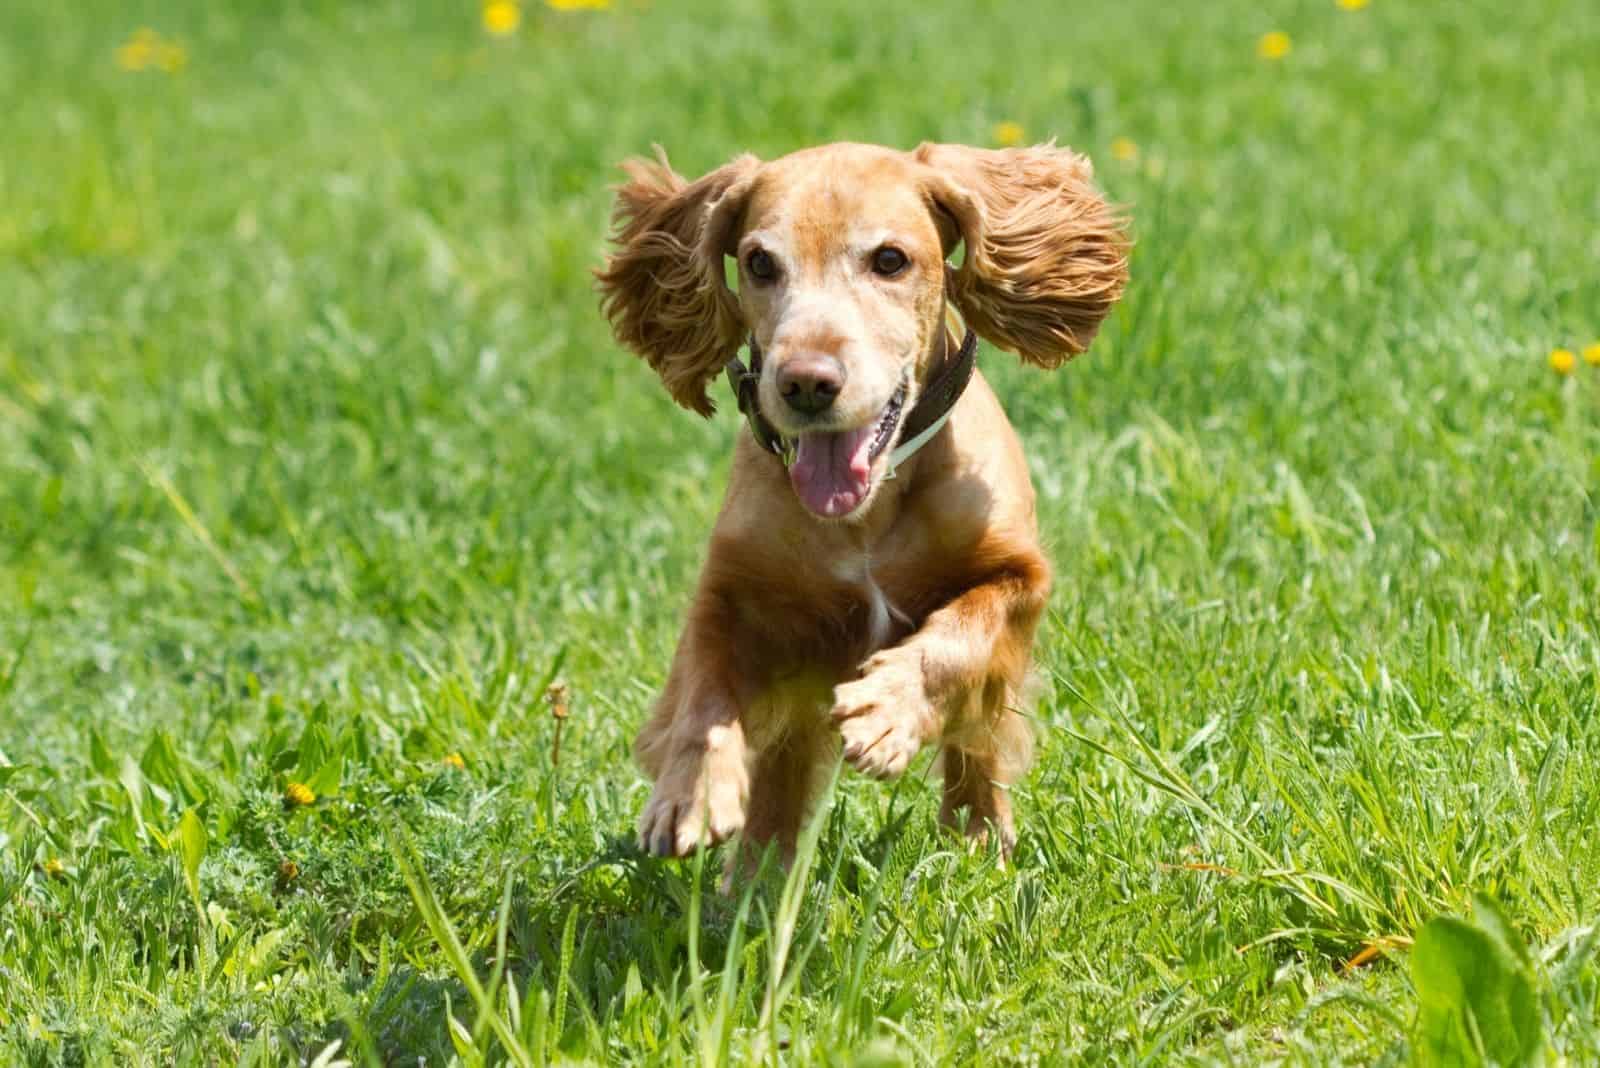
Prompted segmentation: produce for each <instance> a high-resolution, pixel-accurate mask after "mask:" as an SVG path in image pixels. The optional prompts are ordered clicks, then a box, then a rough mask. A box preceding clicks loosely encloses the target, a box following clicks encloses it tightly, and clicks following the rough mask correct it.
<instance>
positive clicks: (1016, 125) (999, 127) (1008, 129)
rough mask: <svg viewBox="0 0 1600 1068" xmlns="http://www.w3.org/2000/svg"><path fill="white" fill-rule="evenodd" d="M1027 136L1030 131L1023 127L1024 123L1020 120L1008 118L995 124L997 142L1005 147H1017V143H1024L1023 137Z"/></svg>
mask: <svg viewBox="0 0 1600 1068" xmlns="http://www.w3.org/2000/svg"><path fill="white" fill-rule="evenodd" d="M1027 136H1028V131H1026V130H1024V129H1023V128H1022V123H1020V122H1012V121H1011V120H1010V119H1007V120H1006V121H1005V122H997V123H995V124H994V140H995V144H998V145H1001V146H1003V147H1005V148H1015V147H1016V146H1017V145H1020V144H1022V141H1023V138H1025V137H1027Z"/></svg>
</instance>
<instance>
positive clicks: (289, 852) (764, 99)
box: [0, 0, 1600, 1066]
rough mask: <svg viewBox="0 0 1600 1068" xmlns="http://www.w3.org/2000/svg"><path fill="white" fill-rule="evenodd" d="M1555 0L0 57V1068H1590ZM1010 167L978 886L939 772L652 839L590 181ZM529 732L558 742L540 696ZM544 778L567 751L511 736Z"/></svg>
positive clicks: (592, 1)
mask: <svg viewBox="0 0 1600 1068" xmlns="http://www.w3.org/2000/svg"><path fill="white" fill-rule="evenodd" d="M1597 56H1600V7H1597V6H1596V5H1595V4H1593V3H1592V2H1584V0H1567V2H1561V0H1526V2H1522V3H1506V2H1491V0H1462V2H1458V3H1413V2H1401V0H1371V2H1370V3H1363V2H1360V0H1339V2H1336V0H1293V2H1282V3H1245V2H1243V0H1218V2H1215V3H1206V4H1191V3H1183V4H1174V3H1168V2H1160V0H1123V2H1120V3H1106V4H1081V5H1070V6H1068V5H1042V4H1025V3H1015V2H1009V0H997V2H994V3H981V4H975V3H968V4H955V3H945V2H938V3H924V4H917V5H906V6H905V7H904V9H903V10H892V9H891V8H890V7H889V6H887V5H876V4H861V3H849V2H845V0H815V2H813V3H810V4H806V5H786V4H779V3H763V2H756V0H739V2H736V3H730V4H712V3H707V2H702V0H691V2H686V3H666V2H661V0H656V2H654V3H649V2H644V0H633V2H628V0H613V2H611V3H605V2H602V0H589V2H587V3H577V2H574V0H564V2H562V3H549V4H541V3H533V2H531V0H530V2H525V3H522V4H521V5H520V6H519V5H516V4H511V3H506V2H503V0H502V2H500V3H495V4H491V5H489V6H488V7H482V6H480V5H478V4H476V3H472V2H461V3H424V4H411V3H403V2H400V0H374V2H371V3H336V2H333V0H286V2H284V3H281V4H270V5H268V4H250V3H243V2H237V0H234V2H218V0H210V2H204V3H202V2H200V0H163V2H159V3H157V2H154V0H138V2H134V3H111V2H109V0H88V2H86V3H82V4H72V5H66V4H57V3H52V2H48V0H11V2H8V3H7V4H5V5H4V9H3V10H0V115H3V116H4V117H3V118H0V1062H4V1063H26V1064H48V1063H67V1064H119V1065H120V1064H169V1063H208V1064H219V1063H223V1064H231V1063H248V1064H280V1063H282V1064H287V1063H299V1064H310V1063H315V1064H318V1065H324V1066H326V1065H332V1064H336V1063H339V1062H341V1061H349V1062H352V1063H355V1064H415V1063H427V1064H438V1063H446V1062H450V1061H452V1060H458V1061H459V1062H460V1063H463V1064H469V1065H471V1064H479V1063H520V1064H542V1063H558V1062H573V1063H596V1064H627V1063H637V1064H676V1063H689V1062H698V1063H701V1064H705V1065H710V1064H720V1063H757V1062H759V1063H782V1064H862V1065H867V1064H1059V1063H1106V1064H1151V1063H1223V1064H1227V1063H1237V1064H1259V1063H1264V1062H1280V1063H1292V1064H1341V1063H1343V1064H1367V1063H1388V1064H1399V1063H1407V1062H1414V1063H1419V1064H1471V1063H1484V1062H1489V1061H1495V1062H1499V1063H1537V1062H1538V1059H1539V1058H1543V1059H1544V1062H1545V1063H1551V1064H1572V1065H1577V1064H1600V1009H1597V1005H1600V958H1597V952H1596V951H1597V946H1596V941H1597V938H1600V927H1597V917H1600V499H1597V493H1600V272H1597V271H1596V267H1595V265H1596V263H1600V225H1597V220H1600V137H1596V135H1595V132H1596V131H1597V130H1600V65H1597V60H1596V57H1597ZM1049 137H1055V138H1057V139H1059V140H1060V141H1061V142H1063V143H1067V144H1070V145H1072V146H1074V147H1076V148H1078V149H1079V150H1081V151H1083V152H1085V153H1087V154H1089V155H1090V156H1091V157H1093V158H1094V160H1095V162H1096V167H1097V175H1098V178H1099V180H1100V182H1101V184H1102V185H1103V186H1104V188H1105V189H1106V190H1107V191H1108V193H1109V194H1110V195H1111V196H1112V197H1113V198H1115V199H1116V200H1117V201H1119V202H1120V203H1122V204H1124V205H1126V206H1127V209H1128V211H1129V213H1130V215H1131V217H1132V218H1133V220H1134V232H1135V235H1136V238H1137V246H1136V249H1135V252H1134V256H1133V261H1132V274H1133V282H1132V284H1131V286H1130V288H1129V291H1128V294H1127V298H1126V300H1125V301H1124V302H1123V303H1122V304H1121V306H1120V307H1119V308H1118V309H1117V310H1116V311H1115V312H1114V314H1113V315H1112V317H1111V318H1110V319H1109V320H1108V321H1107V323H1106V326H1105V328H1104V330H1103V331H1102V332H1101V335H1100V338H1099V340H1098V341H1097V342H1096V344H1095V346H1094V348H1093V349H1092V350H1091V351H1090V352H1089V353H1088V354H1087V355H1085V356H1083V357H1080V358H1079V359H1078V360H1076V361H1075V362H1073V363H1072V364H1070V365H1068V366H1067V367H1065V368H1064V369H1062V370H1060V371H1057V372H1054V373H1044V372H1039V371H1033V370H1026V369H1023V368H1022V367H1020V366H1019V365H1018V364H1017V362H1016V360H1015V359H1014V358H1012V357H1010V356H1008V355H1007V354H1005V353H1002V352H998V351H996V350H994V349H992V348H990V347H987V346H986V347H985V349H984V351H983V352H982V354H981V355H980V358H979V359H980V366H981V367H982V369H983V372H984V373H985V374H986V375H987V376H988V377H989V379H990V381H991V382H992V383H993V384H994V386H995V388H996V390H997V392H998V393H999V395H1000V396H1001V398H1002V401H1003V402H1004V404H1005V405H1006V407H1007V409H1008V411H1009V413H1010V415H1011V417H1012V419H1013V421H1014V422H1015V424H1016V426H1017V427H1018V430H1019V432H1020V433H1021V435H1022V437H1023V439H1024V441H1025V443H1026V446H1027V449H1028V454H1029V461H1030V464H1031V465H1032V470H1033V475H1034V480H1035V483H1036V485H1037V488H1038V490H1039V494H1040V511H1041V526H1042V528H1043V531H1044V534H1045V537H1046V541H1047V544H1048V545H1049V547H1050V552H1051V554H1052V556H1053V559H1054V562H1055V564H1056V568H1057V580H1056V590H1055V594H1054V599H1053V602H1052V606H1051V610H1050V613H1049V616H1048V618H1047V619H1046V620H1045V622H1044V623H1043V625H1042V626H1041V629H1040V636H1039V645H1038V661H1039V667H1040V686H1039V693H1038V697H1037V702H1036V704H1035V705H1033V706H1032V707H1031V708H1030V709H1029V710H1028V711H1029V714H1030V715H1031V716H1032V717H1033V719H1034V722H1035V724H1036V728H1037V737H1038V745H1037V749H1038V759H1037V763H1036V766H1035V767H1034V769H1033V771H1032V772H1031V773H1030V774H1029V775H1028V776H1027V778H1026V779H1025V780H1024V781H1023V782H1022V783H1020V784H1019V785H1018V786H1017V788H1016V790H1015V791H1014V804H1015V807H1016V810H1017V813H1018V820H1019V832H1020V841H1019V843H1018V847H1017V850H1016V854H1015V856H1014V858H1013V860H1012V863H1011V864H1010V865H1009V866H1008V867H1006V868H1005V869H1004V870H1001V868H1000V866H999V865H997V864H996V862H995V857H994V856H992V855H987V854H984V853H969V852H968V851H967V850H966V849H964V848H963V847H962V846H961V845H960V844H959V843H957V842H954V841H952V840H950V839H948V838H946V837H944V836H942V835H941V834H940V833H939V832H938V830H937V827H936V822H935V814H936V811H937V806H938V797H937V792H938V783H937V779H936V778H935V777H932V776H931V775H930V769H929V762H928V757H927V756H924V757H923V758H922V760H921V761H919V762H918V763H917V764H916V765H914V766H913V769H912V771H911V772H910V773H909V774H908V775H907V776H906V777H905V778H904V779H902V780H901V781H899V782H898V783H896V784H894V785H893V786H883V785H880V784H877V783H872V782H868V781H864V780H863V779H861V778H860V777H859V776H856V775H854V774H851V773H848V772H846V773H844V774H841V775H840V776H839V777H838V779H837V782H836V786H835V787H834V789H833V790H832V792H831V793H830V795H829V797H828V800H827V803H826V805H825V806H824V809H823V813H822V815H821V817H820V819H819V820H818V821H817V823H816V825H815V828H816V834H815V837H814V839H813V840H811V841H810V842H808V844H807V848H806V849H805V850H804V851H803V854H802V860H801V863H800V864H798V865H797V867H796V869H795V870H794V872H793V873H792V874H791V875H790V876H789V877H788V878H787V879H785V878H783V877H782V876H780V875H776V874H769V875H768V876H766V877H765V878H763V879H760V880H754V881H751V882H748V883H745V884H744V885H742V886H740V887H738V888H736V889H737V892H736V893H735V894H734V895H732V896H731V897H721V896H719V895H718V894H717V893H716V879H717V875H718V869H719V863H718V859H717V858H716V857H710V858H703V859H702V860H700V861H688V862H680V861H658V860H653V859H648V858H645V857H642V856H641V855H640V854H639V852H638V851H637V849H636V848H635V845H634V843H633V826H634V821H635V819H636V817H637V814H638V812H639V810H640V808H641V806H642V805H643V803H644V800H645V798H646V797H647V795H648V784H647V783H646V782H645V780H644V779H643V777H642V776H641V774H640V773H639V772H638V771H637V769H636V768H635V767H634V765H633V763H632V761H631V759H630V755H629V745H630V743H631V740H632V736H633V733H634V731H635V730H636V729H637V727H638V726H639V724H640V723H641V722H642V720H643V718H644V716H645V715H646V712H647V710H648V707H649V703H650V701H651V698H652V696H653V694H654V692H655V690H656V688H657V687H658V686H659V685H660V683H661V682H662V680H663V678H664V675H665V672H666V668H667V664H668V660H669V657H670V655H671V651H672V646H673V641H674V639H675V636H676V632H677V626H678V623H679V618H680V613H681V612H682V610H683V608H684V606H685V604H686V603H687V599H688V595H689V591H690V589H691V587H692V583H693V581H694V577H695V574H696V569H697V567H698V564H699V561H700V559H701V555H702V552H703V547H704V538H705V534H706V532H707V530H708V528H709V524H710V521H711V518H712V516H713V515H714V514H715V511H716V508H717V506H718V503H719V501H720V496H721V488H722V484H723V480H724V478H725V475H726V471H727V460H728V456H729V453H730V449H731V445H732V442H733V440H734V437H735V435H737V434H739V433H742V432H744V431H743V427H742V424H741V423H740V422H739V420H738V418H737V415H736V413H734V412H733V410H732V405H731V403H723V404H722V406H721V407H722V410H721V411H720V412H719V413H718V415H717V416H716V417H715V418H714V419H712V420H710V421H703V420H700V419H698V418H696V417H694V416H691V415H688V414H686V413H684V412H682V411H680V410H677V409H675V408H674V407H673V406H672V404H671V402H670V401H669V399H668V398H667V396H666V394H665V393H664V392H663V391H662V390H661V389H660V388H659V386H658V385H657V383H656V380H655V379H654V377H653V376H652V375H651V374H650V373H649V372H648V370H647V369H646V368H645V367H644V366H643V365H642V364H641V363H640V362H639V361H637V360H635V359H633V358H632V357H630V356H628V355H627V354H626V353H624V352H622V351H621V350H620V349H619V348H618V347H617V346H616V345H615V343H614V342H613V341H612V340H611V338H610V335H609V333H608V330H607V328H606V325H605V323H604V322H603V320H602V319H601V317H600V315H599V312H598V309H597V302H596V298H595V294H594V291H593V283H592V279H591V277H590V274H589V272H590V270H591V268H592V267H593V266H595V265H596V264H597V263H598V262H599V261H600V258H601V257H602V256H603V253H604V240H605V235H606V232H607V229H608V211H609V191H608V186H609V185H610V184H611V183H613V182H615V181H616V180H617V179H618V177H619V172H618V171H617V170H616V167H615V165H616V163H617V161H618V160H620V159H622V158H624V157H626V156H628V155H634V154H640V153H646V152H648V151H649V150H650V146H651V144H652V143H660V144H662V145H663V146H665V147H666V149H667V150H668V151H669V152H670V154H671V156H672V159H673V161H674V163H675V165H676V166H677V167H678V168H679V169H680V170H681V171H683V172H685V173H687V174H690V175H695V174H699V173H702V172H703V171H705V170H708V169H710V168H712V167H714V166H716V165H718V164H720V163H721V162H723V161H724V160H726V159H727V158H728V157H730V156H732V155H733V154H735V153H736V152H738V151H742V150H750V151H754V152H756V153H758V154H761V155H764V156H774V155H778V154H781V153H783V152H786V151H788V150H791V149H794V148H798V147H802V146H805V145H808V144H812V143H815V142H820V141H830V140H863V141H874V142H882V143H886V144H892V145H899V146H904V147H910V146H913V145H915V144H916V143H918V142H919V141H921V140H925V139H927V140H943V141H961V142H968V143H973V144H986V145H993V144H998V143H1011V142H1031V141H1035V140H1044V139H1046V138H1049ZM558 711H559V712H560V713H561V714H562V715H561V718H558V717H557V716H556V715H555V713H556V712H558ZM558 734H559V739H558Z"/></svg>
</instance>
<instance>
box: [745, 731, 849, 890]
mask: <svg viewBox="0 0 1600 1068" xmlns="http://www.w3.org/2000/svg"><path fill="white" fill-rule="evenodd" d="M785 711H787V710H785ZM820 712H821V709H820V708H819V707H818V706H817V705H816V704H809V705H808V706H807V707H806V708H805V709H803V710H801V709H796V710H794V713H793V714H792V715H791V718H790V719H789V720H788V723H789V724H790V726H789V728H788V730H787V731H786V732H785V733H784V734H783V736H782V737H780V738H778V739H777V740H775V741H774V742H773V744H772V745H770V746H769V747H767V748H766V749H764V750H763V751H762V752H761V753H760V754H759V755H757V756H756V758H755V760H754V761H753V762H752V765H753V766H752V770H751V775H750V803H749V806H748V808H747V812H746V815H745V823H744V833H743V835H741V836H740V843H739V850H738V852H737V853H736V854H734V855H731V856H729V858H728V867H727V870H726V874H725V877H724V883H723V887H724V889H727V888H729V887H730V886H731V885H732V883H733V881H734V880H735V879H737V878H739V877H741V876H745V875H749V874H752V873H754V872H755V870H756V869H757V868H758V867H759V866H760V864H761V858H762V856H763V855H764V854H765V853H766V851H767V849H768V848H769V847H776V854H777V856H776V859H777V861H778V862H779V863H780V864H782V865H783V866H784V867H785V868H788V867H789V865H791V864H793V863H794V854H795V844H796V842H797V841H798V840H799V837H800V829H801V827H803V826H804V825H805V821H806V818H807V817H808V816H809V815H810V814H811V807H812V804H813V803H814V802H815V800H816V796H817V791H818V789H819V787H820V786H821V785H822V780H823V776H824V773H825V772H826V770H827V768H828V767H829V765H830V763H831V761H832V760H833V759H834V757H835V755H836V754H837V752H838V741H837V740H836V738H835V735H834V733H833V731H832V730H830V729H829V726H828V723H827V721H825V720H823V719H822V718H821V716H820V715H819V713H820Z"/></svg>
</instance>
